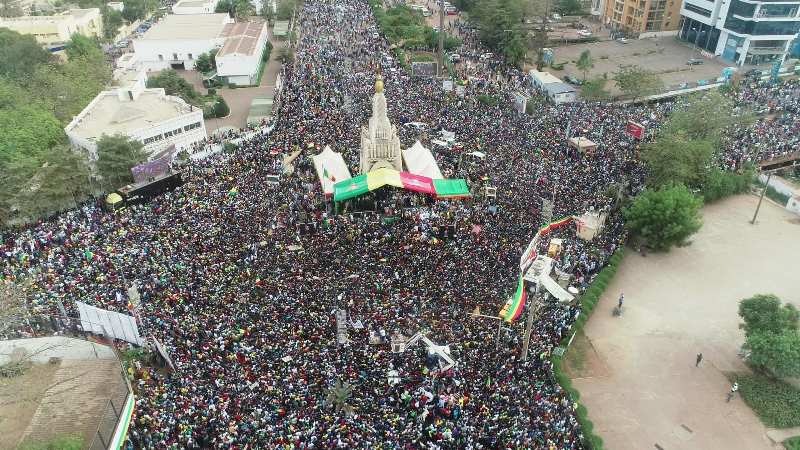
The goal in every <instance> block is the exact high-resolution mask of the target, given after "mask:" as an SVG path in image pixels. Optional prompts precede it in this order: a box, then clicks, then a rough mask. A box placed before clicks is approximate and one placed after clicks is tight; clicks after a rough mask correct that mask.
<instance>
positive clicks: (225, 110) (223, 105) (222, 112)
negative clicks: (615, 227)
mask: <svg viewBox="0 0 800 450" xmlns="http://www.w3.org/2000/svg"><path fill="white" fill-rule="evenodd" d="M230 113H231V109H230V108H229V107H228V103H227V102H226V101H225V99H224V98H222V97H219V98H218V99H217V102H216V103H215V104H214V117H227V116H228V114H230Z"/></svg>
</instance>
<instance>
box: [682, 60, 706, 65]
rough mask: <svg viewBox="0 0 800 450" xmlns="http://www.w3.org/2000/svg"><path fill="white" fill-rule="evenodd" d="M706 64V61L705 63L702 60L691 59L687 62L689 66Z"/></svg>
mask: <svg viewBox="0 0 800 450" xmlns="http://www.w3.org/2000/svg"><path fill="white" fill-rule="evenodd" d="M704 62H705V61H703V60H702V59H700V58H689V60H688V61H686V65H687V66H699V65H701V64H703V63H704Z"/></svg>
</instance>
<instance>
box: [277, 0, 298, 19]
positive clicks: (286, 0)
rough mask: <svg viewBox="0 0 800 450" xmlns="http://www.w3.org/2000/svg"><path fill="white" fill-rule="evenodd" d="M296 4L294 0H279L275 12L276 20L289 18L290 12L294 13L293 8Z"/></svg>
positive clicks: (290, 16)
mask: <svg viewBox="0 0 800 450" xmlns="http://www.w3.org/2000/svg"><path fill="white" fill-rule="evenodd" d="M296 5H297V2H296V1H295V0H280V1H279V2H278V8H277V11H276V13H275V15H276V17H277V18H278V20H289V19H291V18H292V14H294V8H295V6H296Z"/></svg>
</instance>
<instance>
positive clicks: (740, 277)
mask: <svg viewBox="0 0 800 450" xmlns="http://www.w3.org/2000/svg"><path fill="white" fill-rule="evenodd" d="M757 201H758V198H757V197H755V196H752V195H741V196H737V197H733V198H729V199H727V200H723V201H721V202H719V203H715V204H712V205H710V206H708V207H706V208H705V209H704V210H703V220H704V226H703V228H702V230H700V232H699V233H698V234H697V235H696V236H695V237H694V239H693V243H692V245H690V246H688V247H685V248H679V249H673V250H672V251H671V252H670V253H668V254H648V255H647V256H646V257H642V256H641V255H639V254H637V253H635V252H634V251H633V250H630V249H629V251H628V254H627V256H626V258H625V260H624V262H623V263H622V265H621V267H620V269H619V272H618V273H617V276H616V278H615V279H614V280H613V281H612V283H611V284H610V285H609V286H608V289H607V291H606V295H605V296H604V297H603V298H602V299H601V300H600V303H599V304H598V307H597V309H596V310H595V312H594V314H593V316H592V318H591V320H589V322H588V323H587V326H586V328H585V330H584V331H585V334H586V337H587V338H588V340H589V344H590V345H589V346H587V344H586V343H583V344H580V343H579V346H578V347H577V348H578V351H582V352H584V354H587V353H588V354H589V356H591V353H590V352H589V351H588V350H587V349H593V350H595V351H596V353H597V356H598V357H599V358H600V360H601V361H600V362H599V363H597V362H595V363H590V364H587V363H583V367H578V368H577V369H574V370H573V374H574V375H577V376H578V377H579V378H576V379H575V380H574V385H575V387H576V388H578V389H579V391H580V393H581V400H582V401H583V402H585V404H586V406H587V408H588V409H589V416H590V418H591V419H592V421H593V422H594V424H595V431H596V432H597V433H599V435H600V436H601V437H602V438H603V439H604V440H605V442H606V443H607V447H608V448H610V449H614V450H626V449H631V450H641V449H652V448H656V447H655V446H656V444H658V446H660V447H661V448H663V449H669V450H680V449H686V450H689V449H704V450H715V449H720V450H723V449H724V450H736V449H742V450H759V449H769V448H773V445H772V442H771V441H770V440H769V439H768V438H767V436H766V435H765V432H766V429H765V427H764V426H763V425H762V424H761V423H760V422H759V420H758V418H756V416H755V415H754V414H753V412H752V411H751V410H750V409H749V408H748V407H747V405H745V404H744V403H743V402H742V401H741V399H740V398H738V397H737V398H735V399H734V400H733V401H731V402H730V403H726V402H725V394H726V392H727V391H728V389H729V388H730V385H729V383H728V380H727V379H726V377H725V375H724V373H725V372H731V371H743V370H746V367H745V365H744V364H743V363H742V361H741V359H740V358H739V357H738V356H737V352H738V350H739V347H740V346H741V344H742V343H743V341H744V334H743V333H742V331H741V330H739V328H738V325H739V317H738V314H737V310H738V302H739V300H741V299H743V298H746V297H749V296H752V295H753V294H757V293H774V294H776V295H778V296H779V297H781V298H783V299H784V300H785V301H791V302H792V303H794V304H795V305H798V306H800V291H798V290H797V275H796V270H794V268H795V267H796V264H797V257H798V255H800V222H798V221H797V220H796V219H797V217H796V216H794V215H793V214H791V213H789V212H788V211H786V210H785V209H783V208H780V207H778V206H776V205H775V204H772V203H768V202H766V201H765V202H764V204H763V205H762V206H761V212H760V213H759V220H758V222H757V223H756V225H751V224H750V223H749V220H750V218H751V217H752V215H753V211H754V209H755V206H756V203H757ZM620 292H624V293H625V311H624V313H623V315H622V317H613V316H612V314H611V311H612V309H613V307H614V306H615V305H616V301H617V298H618V297H619V294H620ZM576 340H577V339H576ZM572 351H573V348H570V349H569V352H572ZM699 352H702V353H703V356H704V359H703V362H702V363H701V365H700V367H699V368H696V367H695V355H696V354H697V353H699ZM568 355H569V353H568ZM584 359H585V360H586V361H589V362H591V359H590V358H588V357H585V356H584ZM593 367H599V368H600V369H602V370H587V369H592V368H593ZM578 369H580V370H578ZM581 376H582V378H580V377H581Z"/></svg>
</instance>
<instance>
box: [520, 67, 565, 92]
mask: <svg viewBox="0 0 800 450" xmlns="http://www.w3.org/2000/svg"><path fill="white" fill-rule="evenodd" d="M528 75H529V76H530V78H531V85H532V86H533V87H534V88H538V89H542V88H543V87H544V85H545V84H549V83H561V80H560V79H559V78H558V77H556V76H555V75H553V74H551V73H550V72H539V71H538V70H535V69H531V71H530V72H528Z"/></svg>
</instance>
